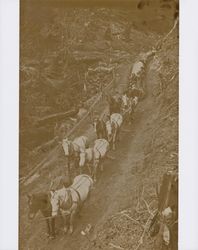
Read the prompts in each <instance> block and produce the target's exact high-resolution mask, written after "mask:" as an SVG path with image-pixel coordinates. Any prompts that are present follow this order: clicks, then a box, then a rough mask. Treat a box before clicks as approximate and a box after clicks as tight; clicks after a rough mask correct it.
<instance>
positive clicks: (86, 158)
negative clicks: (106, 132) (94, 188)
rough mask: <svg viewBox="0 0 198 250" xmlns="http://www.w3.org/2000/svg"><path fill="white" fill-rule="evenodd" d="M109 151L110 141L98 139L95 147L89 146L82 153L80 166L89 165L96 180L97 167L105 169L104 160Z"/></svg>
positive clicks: (90, 171)
mask: <svg viewBox="0 0 198 250" xmlns="http://www.w3.org/2000/svg"><path fill="white" fill-rule="evenodd" d="M108 151H109V142H108V141H107V140H106V139H96V140H95V142H94V146H93V148H87V149H86V150H85V152H82V153H80V163H79V165H80V167H81V168H83V167H84V166H85V165H87V166H88V169H89V173H90V175H91V176H92V177H93V178H94V181H96V175H97V169H98V166H100V170H101V171H103V161H104V159H105V157H106V154H107V152H108Z"/></svg>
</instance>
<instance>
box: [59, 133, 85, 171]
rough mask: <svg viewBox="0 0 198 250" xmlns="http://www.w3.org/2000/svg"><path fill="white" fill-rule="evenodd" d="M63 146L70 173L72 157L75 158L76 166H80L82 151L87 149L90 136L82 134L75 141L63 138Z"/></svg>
mask: <svg viewBox="0 0 198 250" xmlns="http://www.w3.org/2000/svg"><path fill="white" fill-rule="evenodd" d="M62 146H63V150H64V153H65V156H66V158H67V166H68V172H69V174H70V163H71V159H74V162H75V167H78V166H79V162H78V161H79V155H80V153H82V152H84V151H85V149H86V148H87V147H88V146H89V143H88V138H87V137H86V136H80V137H77V138H75V139H74V140H73V141H70V140H68V139H63V141H62Z"/></svg>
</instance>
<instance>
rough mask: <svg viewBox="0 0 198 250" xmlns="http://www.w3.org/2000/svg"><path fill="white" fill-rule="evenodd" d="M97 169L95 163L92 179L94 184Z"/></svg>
mask: <svg viewBox="0 0 198 250" xmlns="http://www.w3.org/2000/svg"><path fill="white" fill-rule="evenodd" d="M97 168H98V164H97V163H95V164H94V166H93V179H94V182H96V175H97Z"/></svg>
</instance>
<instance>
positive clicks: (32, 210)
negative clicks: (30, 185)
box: [27, 194, 40, 220]
mask: <svg viewBox="0 0 198 250" xmlns="http://www.w3.org/2000/svg"><path fill="white" fill-rule="evenodd" d="M27 197H28V208H29V211H28V218H29V219H30V220H32V219H34V217H35V215H36V213H37V212H38V211H39V209H40V201H39V199H38V198H37V196H36V195H34V194H32V195H28V196H27Z"/></svg>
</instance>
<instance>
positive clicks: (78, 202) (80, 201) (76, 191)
mask: <svg viewBox="0 0 198 250" xmlns="http://www.w3.org/2000/svg"><path fill="white" fill-rule="evenodd" d="M69 189H72V190H73V191H74V192H75V193H76V194H77V196H78V199H79V201H73V199H72V202H73V203H77V204H81V203H82V200H81V197H80V194H79V192H78V190H76V189H74V188H73V187H70V188H69ZM70 195H71V198H72V194H71V190H70Z"/></svg>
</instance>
